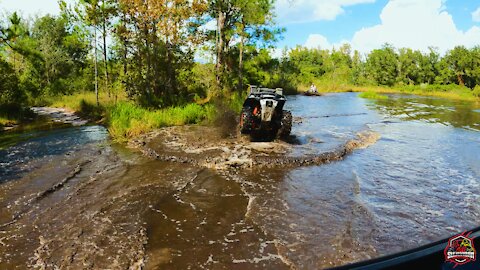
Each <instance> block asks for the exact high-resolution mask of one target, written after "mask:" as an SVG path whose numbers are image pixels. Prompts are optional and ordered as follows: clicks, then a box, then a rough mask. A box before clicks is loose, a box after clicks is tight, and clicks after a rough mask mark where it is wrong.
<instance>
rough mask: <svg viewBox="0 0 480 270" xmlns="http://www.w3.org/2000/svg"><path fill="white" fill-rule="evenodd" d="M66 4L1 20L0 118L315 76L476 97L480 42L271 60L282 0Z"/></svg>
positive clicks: (326, 84) (296, 51)
mask: <svg viewBox="0 0 480 270" xmlns="http://www.w3.org/2000/svg"><path fill="white" fill-rule="evenodd" d="M59 4H60V7H61V13H60V15H58V16H50V15H46V16H43V17H37V18H34V19H25V18H21V17H20V16H18V14H17V13H12V14H9V15H6V17H5V18H2V19H1V20H0V113H1V111H2V107H3V108H6V107H8V108H9V109H8V110H9V111H10V112H11V111H12V110H11V108H12V106H19V107H22V106H30V105H33V104H48V103H49V102H50V103H51V100H52V98H55V97H62V96H63V97H64V96H66V95H67V96H69V95H77V96H78V95H79V93H96V100H95V101H93V103H96V106H98V105H100V106H101V105H102V103H104V102H110V103H116V102H117V100H118V98H121V99H125V98H128V99H130V100H133V101H135V102H136V104H138V105H141V106H143V107H145V108H157V109H158V108H166V107H170V106H185V105H186V104H188V103H192V102H196V103H199V104H205V103H208V102H209V101H212V100H214V99H218V98H219V97H220V98H221V97H225V96H232V93H235V92H236V93H240V92H242V91H244V90H245V88H246V85H247V84H255V85H264V86H268V87H283V88H285V89H287V90H291V91H296V90H297V89H298V88H300V89H302V88H306V87H308V85H309V84H310V83H312V82H314V83H316V84H317V86H319V88H320V89H322V88H324V89H326V90H333V91H335V90H345V89H346V88H348V87H350V86H378V85H381V86H388V87H409V86H418V87H419V88H420V89H422V88H429V89H433V88H434V89H437V88H438V89H440V90H443V91H446V90H449V89H454V88H455V89H458V88H462V87H464V89H467V88H469V89H471V90H468V91H469V92H470V93H471V94H474V95H476V96H479V95H480V86H478V85H479V84H480V47H475V48H472V49H467V48H465V47H462V46H459V47H455V48H454V49H452V50H451V51H448V52H447V53H446V54H445V55H440V54H439V53H438V52H437V51H435V49H430V51H429V52H420V51H414V50H411V49H408V48H401V49H395V48H393V47H392V46H390V45H385V46H383V47H382V48H380V49H377V50H373V51H372V52H370V53H369V54H366V55H363V54H360V53H359V52H357V51H352V49H351V47H350V46H349V45H343V46H341V47H340V48H336V49H333V50H322V49H307V48H303V47H296V48H293V49H290V50H285V51H284V52H283V55H282V57H280V58H279V59H276V58H273V57H272V55H271V48H272V47H273V45H274V44H275V42H276V41H277V40H278V38H280V37H281V33H282V31H283V29H281V28H279V27H277V26H276V24H275V21H274V17H275V16H274V14H273V5H274V0H155V1H143V0H78V1H77V2H76V3H75V4H74V5H72V6H67V4H66V3H65V2H62V1H60V2H59ZM199 56H201V57H199ZM456 85H458V87H457V86H456ZM462 89H463V88H462ZM465 91H466V90H465ZM99 93H100V94H99ZM80 95H81V94H80ZM102 95H103V96H104V99H101V98H100V99H99V96H102ZM234 96H237V97H238V95H234ZM105 100H106V101H105ZM233 103H235V104H237V105H236V106H237V107H238V102H235V101H234V102H233ZM209 112H210V114H211V110H210V111H209ZM197 114H198V115H201V113H197ZM0 117H1V115H0ZM189 121H190V120H189Z"/></svg>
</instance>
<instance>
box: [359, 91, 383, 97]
mask: <svg viewBox="0 0 480 270" xmlns="http://www.w3.org/2000/svg"><path fill="white" fill-rule="evenodd" d="M358 96H359V97H361V98H367V99H388V96H385V95H380V94H379V93H376V92H372V91H368V92H363V93H360V94H359V95H358Z"/></svg>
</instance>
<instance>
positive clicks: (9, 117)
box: [0, 104, 34, 130]
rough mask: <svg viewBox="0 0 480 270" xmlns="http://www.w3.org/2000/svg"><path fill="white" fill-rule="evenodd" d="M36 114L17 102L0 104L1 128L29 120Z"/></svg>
mask: <svg viewBox="0 0 480 270" xmlns="http://www.w3.org/2000/svg"><path fill="white" fill-rule="evenodd" d="M33 116H34V114H33V112H32V111H30V110H29V109H28V108H24V107H22V106H21V105H15V104H3V105H0V130H2V128H3V127H9V126H14V125H17V124H19V123H21V122H25V121H28V119H30V118H32V117H33Z"/></svg>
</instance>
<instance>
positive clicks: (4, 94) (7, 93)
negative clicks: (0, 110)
mask: <svg viewBox="0 0 480 270" xmlns="http://www.w3.org/2000/svg"><path fill="white" fill-rule="evenodd" d="M23 103H25V94H24V93H23V92H22V91H21V89H19V81H18V77H17V75H16V73H15V71H14V70H13V68H12V67H11V66H10V64H8V63H7V62H5V61H4V60H3V59H2V58H0V105H2V104H23Z"/></svg>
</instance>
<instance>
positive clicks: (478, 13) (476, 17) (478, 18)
mask: <svg viewBox="0 0 480 270" xmlns="http://www.w3.org/2000/svg"><path fill="white" fill-rule="evenodd" d="M472 20H473V21H474V22H480V7H479V8H477V10H475V11H474V12H472Z"/></svg>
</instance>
